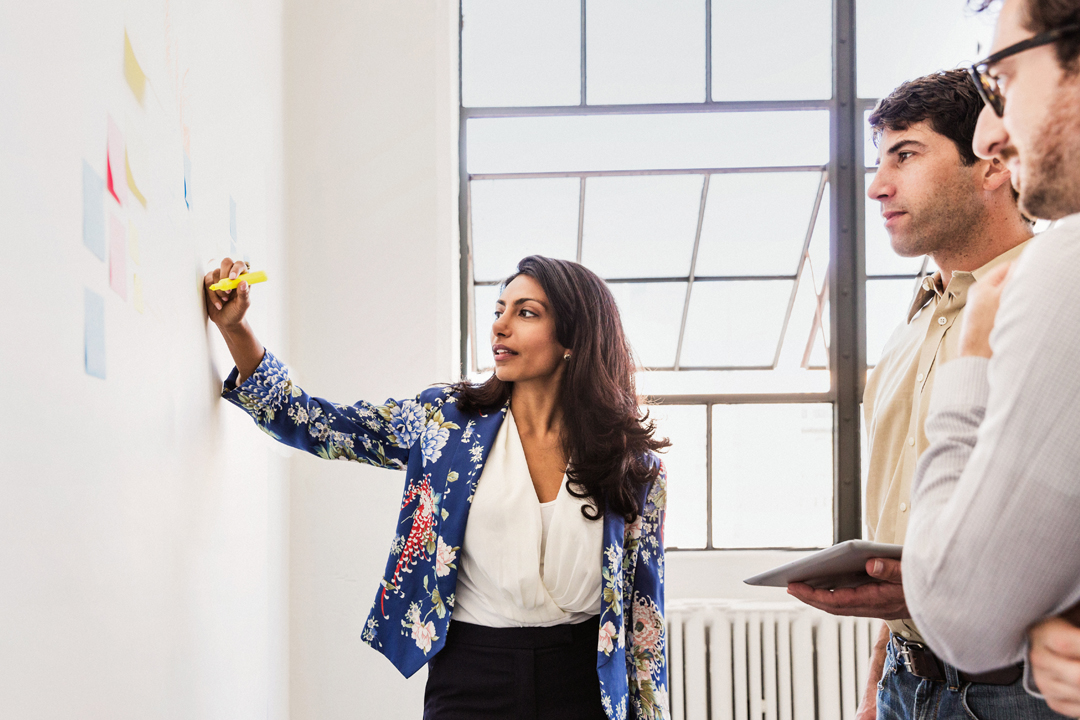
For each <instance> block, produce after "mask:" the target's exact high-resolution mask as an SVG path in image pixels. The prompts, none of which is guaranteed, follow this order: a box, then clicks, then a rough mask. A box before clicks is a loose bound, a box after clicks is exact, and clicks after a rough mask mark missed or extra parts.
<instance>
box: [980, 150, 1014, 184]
mask: <svg viewBox="0 0 1080 720" xmlns="http://www.w3.org/2000/svg"><path fill="white" fill-rule="evenodd" d="M979 164H980V165H982V166H983V168H982V181H983V190H986V191H987V192H994V191H995V190H997V189H998V188H999V187H1001V186H1002V185H1010V187H1011V182H1012V173H1010V172H1009V169H1008V168H1007V167H1005V163H1003V162H1001V160H999V159H998V158H993V159H992V160H979Z"/></svg>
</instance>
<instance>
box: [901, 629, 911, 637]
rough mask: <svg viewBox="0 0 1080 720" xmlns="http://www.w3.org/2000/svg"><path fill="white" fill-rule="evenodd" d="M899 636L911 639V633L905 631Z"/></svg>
mask: <svg viewBox="0 0 1080 720" xmlns="http://www.w3.org/2000/svg"><path fill="white" fill-rule="evenodd" d="M900 634H901V635H903V636H904V637H907V638H909V637H911V633H909V632H908V631H907V630H901V631H900Z"/></svg>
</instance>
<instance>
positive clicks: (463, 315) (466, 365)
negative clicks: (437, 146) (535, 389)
mask: <svg viewBox="0 0 1080 720" xmlns="http://www.w3.org/2000/svg"><path fill="white" fill-rule="evenodd" d="M459 46H460V43H459ZM459 51H460V47H459ZM459 67H460V66H459ZM459 72H460V70H459ZM467 123H468V121H467V120H466V118H465V113H464V112H462V113H461V114H460V115H459V117H458V277H459V280H460V282H461V290H462V292H461V307H460V312H459V316H460V320H461V329H460V331H459V332H458V341H459V345H460V347H459V349H460V352H461V376H462V377H465V376H466V374H467V373H469V372H470V371H471V372H476V370H477V365H478V363H477V359H476V353H475V352H474V353H473V354H472V358H471V362H470V358H469V348H470V346H475V337H474V335H475V327H474V323H473V322H472V305H473V296H474V294H475V289H474V287H473V282H472V277H473V272H472V239H471V237H470V236H471V232H470V226H471V225H472V218H471V217H470V215H471V209H470V207H469V172H468V158H467V157H466V148H467V139H466V130H467ZM470 344H471V345H470Z"/></svg>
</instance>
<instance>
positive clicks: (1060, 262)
mask: <svg viewBox="0 0 1080 720" xmlns="http://www.w3.org/2000/svg"><path fill="white" fill-rule="evenodd" d="M993 49H994V52H993V53H992V54H991V55H990V56H989V57H988V58H987V59H986V60H984V61H983V62H981V63H978V64H976V65H975V66H974V67H973V68H972V77H973V80H974V81H975V84H976V86H977V87H978V89H979V91H980V93H981V94H982V95H983V96H984V98H985V100H986V102H987V107H986V108H985V109H984V110H983V112H982V114H981V116H980V118H979V125H978V128H977V131H976V134H975V143H974V149H975V151H976V153H978V154H979V155H980V156H981V157H983V158H996V159H998V160H1000V161H1003V162H1004V163H1005V164H1006V166H1007V167H1008V168H1009V169H1010V171H1011V172H1012V177H1013V184H1014V186H1015V187H1016V189H1017V190H1018V191H1019V194H1020V205H1021V208H1022V209H1024V210H1025V211H1026V212H1027V213H1029V214H1031V215H1033V216H1037V217H1043V218H1047V219H1051V220H1055V221H1057V222H1056V223H1055V226H1054V227H1053V228H1052V229H1051V230H1048V231H1047V232H1045V233H1043V234H1042V235H1040V236H1039V237H1038V238H1037V239H1036V240H1034V241H1033V242H1032V243H1031V248H1030V249H1029V250H1028V251H1027V252H1026V253H1025V254H1024V257H1023V259H1022V260H1021V261H1019V262H1018V263H1016V265H1015V266H1014V267H1013V268H1012V269H1011V270H1009V271H1008V272H1009V273H1010V274H1011V276H1012V277H1011V279H1009V276H1008V275H1006V269H1005V268H1000V269H999V270H997V271H995V272H994V273H991V274H989V275H988V276H987V277H986V278H984V279H983V281H982V282H980V283H979V288H978V290H977V291H976V292H974V293H973V294H972V297H971V298H970V300H969V303H968V311H967V317H966V319H965V321H964V325H963V327H962V330H961V336H960V355H961V357H960V358H959V359H957V360H954V361H953V362H950V363H948V364H946V365H944V366H943V367H942V368H940V370H939V371H938V386H939V390H938V391H936V392H935V393H934V397H933V400H932V402H931V411H930V414H929V416H928V418H927V423H926V430H927V436H928V438H929V440H930V447H929V448H928V449H927V451H926V453H925V454H924V455H923V458H922V460H921V461H920V464H919V467H918V470H917V472H916V476H915V480H914V483H913V486H912V500H913V510H912V517H911V520H910V524H909V532H908V541H907V544H906V547H905V549H904V560H903V583H904V590H905V596H906V598H907V603H908V607H909V609H910V610H911V612H912V615H913V617H914V618H915V619H916V621H917V622H918V624H919V627H920V629H921V631H922V633H923V635H924V636H925V637H926V638H927V639H928V640H929V642H930V644H931V645H932V646H933V647H934V648H935V650H936V651H937V652H938V653H939V654H940V655H941V656H942V657H943V658H944V659H946V660H947V661H949V662H952V663H955V664H956V665H957V666H959V667H961V668H963V669H965V670H968V671H971V672H980V671H984V670H987V669H989V668H992V667H999V666H1001V665H1005V664H1007V663H1014V662H1017V661H1020V660H1022V659H1024V658H1025V656H1028V659H1029V661H1030V662H1029V664H1028V667H1029V668H1031V669H1032V670H1033V671H1034V675H1033V677H1031V678H1028V683H1027V686H1028V688H1029V689H1031V690H1035V689H1036V688H1037V689H1038V690H1039V691H1041V692H1043V693H1045V695H1046V699H1047V701H1048V703H1049V704H1050V706H1051V707H1053V708H1054V709H1056V710H1058V711H1060V712H1067V713H1070V714H1071V715H1072V716H1073V717H1076V716H1077V715H1078V714H1080V662H1078V661H1077V656H1080V637H1078V636H1080V631H1077V630H1076V629H1075V628H1073V627H1071V626H1070V625H1069V624H1068V623H1066V622H1065V621H1063V620H1059V619H1055V618H1054V616H1057V615H1061V614H1063V613H1066V612H1067V611H1068V610H1069V609H1070V608H1071V607H1072V606H1074V605H1075V604H1076V603H1077V601H1078V600H1080V1H1078V0H1006V1H1005V2H1004V3H1003V5H1002V8H1001V14H1000V16H999V18H998V23H997V30H996V34H995V39H994V46H993ZM1006 281H1008V284H1007V286H1006ZM1003 289H1004V294H1003V293H1002V290H1003ZM999 300H1000V311H999V310H998V306H999ZM991 329H993V333H992V334H991V332H990V331H991ZM1046 618H1051V619H1050V620H1045V619H1046ZM1040 621H1042V622H1040ZM1036 623H1039V624H1038V625H1037V626H1036V627H1034V629H1032V630H1031V632H1030V633H1029V628H1031V627H1032V626H1033V625H1035V624H1036ZM1029 650H1030V653H1029Z"/></svg>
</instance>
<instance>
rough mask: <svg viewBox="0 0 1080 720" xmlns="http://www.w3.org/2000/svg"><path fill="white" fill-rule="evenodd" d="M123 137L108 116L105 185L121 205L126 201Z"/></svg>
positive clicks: (114, 122)
mask: <svg viewBox="0 0 1080 720" xmlns="http://www.w3.org/2000/svg"><path fill="white" fill-rule="evenodd" d="M124 165H125V161H124V136H123V134H121V132H120V128H119V127H117V125H116V121H114V120H113V119H112V115H110V116H109V138H108V143H107V154H106V156H105V185H106V187H108V189H109V192H110V193H112V196H113V197H114V198H116V202H118V203H120V204H121V205H123V204H124V200H126V199H127V183H126V182H124V178H123V176H122V175H121V173H123V172H124Z"/></svg>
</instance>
